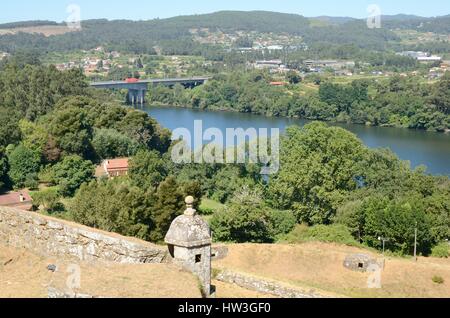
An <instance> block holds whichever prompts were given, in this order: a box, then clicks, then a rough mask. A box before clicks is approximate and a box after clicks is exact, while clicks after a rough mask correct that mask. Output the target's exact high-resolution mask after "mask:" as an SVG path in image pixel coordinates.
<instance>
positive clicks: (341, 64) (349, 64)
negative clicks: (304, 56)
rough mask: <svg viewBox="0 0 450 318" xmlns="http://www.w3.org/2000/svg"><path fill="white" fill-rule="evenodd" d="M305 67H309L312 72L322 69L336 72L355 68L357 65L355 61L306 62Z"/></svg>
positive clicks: (304, 62)
mask: <svg viewBox="0 0 450 318" xmlns="http://www.w3.org/2000/svg"><path fill="white" fill-rule="evenodd" d="M303 65H305V66H306V67H308V68H309V69H310V70H316V69H322V68H327V67H329V68H332V69H333V70H335V71H338V70H344V69H348V68H353V67H355V65H356V63H355V62H354V61H335V60H305V61H303Z"/></svg>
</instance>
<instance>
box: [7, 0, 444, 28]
mask: <svg viewBox="0 0 450 318" xmlns="http://www.w3.org/2000/svg"><path fill="white" fill-rule="evenodd" d="M1 2H2V3H1V4H0V23H6V22H15V21H27V20H51V21H57V22H62V21H66V20H67V19H68V18H69V16H70V13H68V12H67V8H68V6H69V5H70V4H76V5H78V6H79V8H80V16H81V19H82V20H87V19H96V18H107V19H131V20H149V19H154V18H167V17H173V16H178V15H190V14H202V13H210V12H215V11H220V10H243V11H250V10H266V11H277V12H286V13H296V14H301V15H304V16H307V17H313V16H321V15H328V16H346V17H347V16H348V17H356V18H365V17H367V16H368V13H367V8H368V6H369V5H371V4H376V5H378V6H379V7H380V9H381V13H382V14H386V15H392V14H399V13H405V14H415V15H420V16H426V17H430V16H441V15H447V14H450V1H448V0H427V1H423V0H420V1H419V0H314V1H311V0H169V1H167V0H166V1H164V0H126V1H124V0H120V1H119V0H44V1H36V0H14V1H10V0H9V1H5V0H2V1H1Z"/></svg>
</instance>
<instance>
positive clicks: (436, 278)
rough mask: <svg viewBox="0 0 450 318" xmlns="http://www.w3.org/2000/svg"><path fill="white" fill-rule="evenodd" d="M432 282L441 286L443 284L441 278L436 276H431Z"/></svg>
mask: <svg viewBox="0 0 450 318" xmlns="http://www.w3.org/2000/svg"><path fill="white" fill-rule="evenodd" d="M432 281H433V283H435V284H439V285H442V284H443V283H444V282H445V281H444V279H443V278H442V277H441V276H437V275H435V276H433V278H432Z"/></svg>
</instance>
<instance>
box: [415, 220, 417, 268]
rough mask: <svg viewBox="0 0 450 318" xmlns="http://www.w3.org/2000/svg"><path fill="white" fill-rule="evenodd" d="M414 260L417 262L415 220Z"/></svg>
mask: <svg viewBox="0 0 450 318" xmlns="http://www.w3.org/2000/svg"><path fill="white" fill-rule="evenodd" d="M414 261H415V262H417V222H416V228H415V229H414Z"/></svg>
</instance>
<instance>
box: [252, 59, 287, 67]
mask: <svg viewBox="0 0 450 318" xmlns="http://www.w3.org/2000/svg"><path fill="white" fill-rule="evenodd" d="M282 65H283V62H282V61H281V60H264V61H256V62H255V68H256V69H270V68H279V67H281V66H282Z"/></svg>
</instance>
